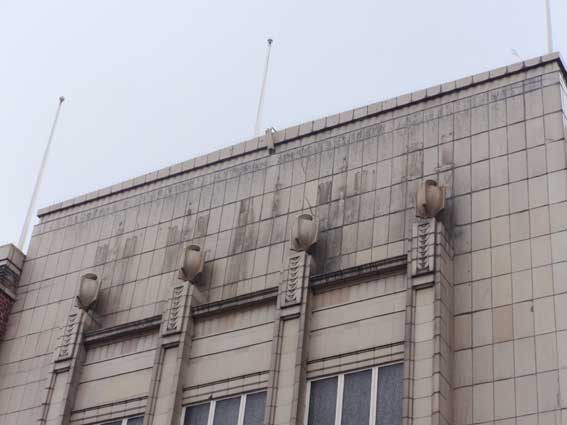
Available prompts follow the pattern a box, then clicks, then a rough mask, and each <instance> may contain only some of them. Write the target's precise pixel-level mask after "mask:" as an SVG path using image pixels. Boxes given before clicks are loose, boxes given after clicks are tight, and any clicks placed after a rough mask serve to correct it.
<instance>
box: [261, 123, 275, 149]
mask: <svg viewBox="0 0 567 425" xmlns="http://www.w3.org/2000/svg"><path fill="white" fill-rule="evenodd" d="M275 131H276V129H275V128H274V127H270V128H267V129H266V136H265V137H264V139H265V141H266V147H267V148H268V152H269V153H270V154H272V153H274V152H275V151H276V145H275V144H274V133H275Z"/></svg>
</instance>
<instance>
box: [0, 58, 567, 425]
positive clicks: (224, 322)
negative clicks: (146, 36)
mask: <svg viewBox="0 0 567 425" xmlns="http://www.w3.org/2000/svg"><path fill="white" fill-rule="evenodd" d="M565 75H566V74H565V70H564V67H563V64H562V62H561V59H560V58H559V55H557V54H552V55H548V56H544V57H540V58H536V59H533V60H530V61H526V62H521V63H518V64H514V65H510V66H508V67H504V68H501V69H497V70H494V71H490V72H486V73H483V74H479V75H474V76H472V77H468V78H464V79H461V80H458V81H455V82H452V83H448V84H444V85H441V86H436V87H432V88H430V89H427V90H423V91H420V92H416V93H412V94H410V95H405V96H400V97H398V98H395V99H391V100H387V101H384V102H379V103H376V104H372V105H369V106H366V107H362V108H358V109H355V110H351V111H348V112H345V113H341V114H337V115H333V116H329V117H326V118H323V119H319V120H316V121H312V122H308V123H305V124H302V125H299V126H296V127H292V128H288V129H285V130H282V131H278V132H276V133H274V134H273V139H274V142H275V152H271V151H270V150H269V149H267V147H266V141H265V140H264V139H265V137H260V138H256V139H252V140H250V141H247V142H243V143H240V144H237V145H234V146H232V147H229V148H226V149H223V150H221V151H218V152H214V153H211V154H209V155H206V156H204V157H200V158H197V159H194V160H190V161H186V162H184V163H181V164H177V165H174V166H172V167H169V168H166V169H164V170H160V171H157V172H155V173H150V174H148V175H145V176H141V177H139V178H136V179H133V180H130V181H128V182H124V183H121V184H119V185H116V186H112V187H110V188H106V189H102V190H100V191H97V192H93V193H90V194H87V195H84V196H82V197H79V198H76V199H72V200H69V201H66V202H63V203H61V204H57V205H54V206H52V207H48V208H46V209H44V210H41V211H40V213H39V216H40V223H39V224H38V225H37V226H36V227H35V229H34V232H33V237H32V241H31V244H30V247H29V250H28V253H27V256H26V259H25V262H24V266H23V270H22V275H21V279H20V282H19V284H18V285H17V287H16V288H15V290H14V292H15V297H16V299H15V303H14V305H13V306H12V311H11V313H10V317H9V320H8V323H7V329H6V332H5V335H4V336H3V337H2V340H1V341H0V425H27V424H35V423H41V424H50V425H51V424H76V425H87V424H102V423H106V422H111V423H113V424H114V423H117V424H122V423H124V424H126V423H127V422H126V421H124V422H121V420H122V419H123V418H128V417H130V418H137V417H141V416H143V419H142V418H140V419H139V422H134V421H133V420H132V421H131V422H130V423H131V424H134V423H142V421H143V423H144V424H148V425H149V424H160V425H161V424H168V425H169V424H176V425H177V424H181V423H183V421H184V420H185V421H186V423H190V422H187V421H191V420H194V421H195V422H193V423H199V424H200V423H202V422H198V420H199V419H191V418H188V413H187V412H188V411H187V410H186V406H201V405H203V406H205V405H206V406H207V409H209V407H208V406H209V405H210V406H213V404H214V405H215V406H217V407H216V408H217V409H219V412H220V411H221V410H220V409H221V404H222V403H221V402H222V400H223V399H225V398H226V397H229V399H230V396H240V395H241V394H247V396H246V397H243V398H242V400H250V401H249V402H248V401H242V402H240V403H241V404H240V405H239V406H240V407H237V410H238V409H240V411H239V413H238V418H239V419H238V421H239V422H238V424H246V423H253V422H247V421H248V420H249V419H246V418H247V416H246V415H247V413H246V412H247V410H246V411H245V407H244V406H245V403H246V406H248V404H250V405H252V399H253V397H252V395H253V394H260V393H261V394H263V395H262V397H264V399H263V400H264V401H263V404H261V409H262V412H263V413H262V418H263V419H261V420H260V422H261V423H266V424H270V425H272V424H274V425H275V424H278V425H279V424H306V423H307V422H308V420H309V421H312V422H311V423H318V422H316V421H314V420H312V419H308V418H311V416H309V415H310V414H314V413H313V412H314V411H315V410H316V409H317V408H318V407H317V406H316V405H315V404H316V403H314V402H313V403H310V400H313V399H314V396H313V394H315V390H316V385H315V383H316V382H322V381H319V379H320V378H324V377H327V378H332V379H335V378H336V382H338V387H337V386H335V387H332V388H335V391H338V392H339V393H340V394H343V392H344V394H345V398H344V399H340V397H337V402H336V405H335V404H334V401H333V403H331V404H333V405H334V406H335V407H334V409H336V410H337V411H339V410H340V409H343V414H344V412H346V411H347V410H348V409H347V405H348V403H350V402H351V401H350V400H348V399H347V391H348V385H350V384H349V382H350V381H349V378H348V377H349V376H350V375H348V373H349V372H355V371H371V372H368V374H367V377H368V379H371V380H372V387H371V390H370V391H371V395H372V396H371V397H370V399H369V403H370V413H369V415H370V416H369V419H368V422H367V423H374V417H375V416H376V417H378V418H379V417H381V415H384V414H385V413H384V412H385V411H386V410H388V408H387V407H384V405H381V403H383V402H381V400H382V399H381V398H380V397H381V395H380V389H381V387H380V385H382V384H381V383H380V382H382V380H384V382H385V383H386V384H384V385H385V387H395V386H396V385H397V384H396V382H395V376H394V375H392V376H394V378H393V379H394V381H391V382H390V383H389V384H388V381H387V380H386V378H385V377H387V376H388V375H387V374H386V373H385V369H384V367H386V366H388V365H396V364H401V365H403V376H402V375H399V380H400V381H401V383H400V385H401V386H400V388H401V393H400V394H401V399H402V403H401V406H402V407H401V410H400V417H402V419H401V420H400V422H399V423H403V424H404V425H428V424H454V425H464V424H495V425H512V424H514V425H528V424H539V425H560V424H566V423H567V167H566V160H567V156H566V149H565V132H566V131H567V124H566V123H567V119H566V116H565V105H567V94H566V89H565ZM426 179H432V180H435V181H437V182H438V183H439V185H441V186H443V187H444V188H445V194H446V205H445V209H444V211H442V212H441V214H440V215H438V216H437V218H427V219H422V218H417V217H416V209H415V194H416V191H417V189H418V187H419V185H420V184H421V183H422V182H423V181H424V180H426ZM305 213H307V214H312V215H313V216H315V218H316V219H317V220H318V226H319V235H318V244H317V245H316V247H315V249H314V250H313V251H312V252H310V253H306V252H298V251H295V250H294V249H292V245H291V244H290V232H291V228H292V227H293V225H294V223H295V220H296V217H297V216H298V215H300V214H305ZM190 244H194V245H199V246H200V247H201V248H202V249H203V251H204V253H205V269H204V273H203V275H202V276H201V278H200V281H199V282H198V283H196V284H190V283H188V282H184V281H182V280H180V279H179V275H178V270H179V268H180V267H181V265H182V259H183V253H184V249H185V247H186V246H188V245H190ZM85 273H95V274H96V275H97V276H98V277H99V279H100V281H101V293H100V299H99V302H98V305H97V310H96V313H95V314H94V315H92V314H91V316H93V317H92V318H91V317H89V315H87V314H85V313H83V312H82V311H81V310H79V309H78V308H77V307H76V305H75V301H74V299H75V295H76V294H77V289H78V284H79V281H80V277H81V276H82V275H83V274H85ZM392 370H393V369H392ZM400 370H402V369H400ZM345 373H346V374H347V375H344V374H345ZM360 376H362V375H360ZM332 379H330V380H329V381H328V382H330V383H331V384H332ZM333 385H334V384H333ZM332 388H331V389H332ZM345 388H347V389H345ZM377 388H378V389H377ZM317 391H318V390H317ZM377 392H378V394H377ZM333 394H334V393H333ZM359 398H364V397H363V396H360V397H359ZM327 401H328V400H327ZM206 403H209V404H208V405H207V404H206ZM377 405H378V406H377ZM211 409H212V407H211ZM246 409H247V408H246ZM381 409H382V410H381ZM376 411H377V412H378V413H376ZM194 413H195V418H198V414H197V413H198V412H197V410H195V411H194ZM323 413H325V412H323ZM323 413H322V414H323ZM351 413H352V412H351ZM211 415H212V413H211V414H210V415H209V416H207V417H205V422H203V423H209V424H213V419H212V416H211ZM337 416H338V417H339V418H338V421H337V422H336V423H341V420H340V416H339V415H337ZM184 418H185V419H184ZM114 420H118V421H119V422H112V421H114ZM214 420H215V421H216V420H217V419H216V417H215V419H214ZM214 423H215V424H216V423H217V422H214ZM218 423H225V422H218ZM226 423H229V422H226ZM331 423H335V421H332V422H331ZM342 423H343V424H344V423H347V424H348V421H347V422H345V421H344V420H343V422H342ZM378 423H380V419H378ZM395 423H398V422H395ZM235 424H236V422H235ZM350 425H352V424H350ZM355 425H356V424H355Z"/></svg>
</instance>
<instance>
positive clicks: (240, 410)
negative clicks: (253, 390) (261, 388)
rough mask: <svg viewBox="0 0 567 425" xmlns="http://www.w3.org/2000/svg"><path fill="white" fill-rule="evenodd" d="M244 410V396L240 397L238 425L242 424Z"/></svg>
mask: <svg viewBox="0 0 567 425" xmlns="http://www.w3.org/2000/svg"><path fill="white" fill-rule="evenodd" d="M245 408H246V394H244V395H243V396H242V397H240V408H239V409H238V425H242V424H244V411H245Z"/></svg>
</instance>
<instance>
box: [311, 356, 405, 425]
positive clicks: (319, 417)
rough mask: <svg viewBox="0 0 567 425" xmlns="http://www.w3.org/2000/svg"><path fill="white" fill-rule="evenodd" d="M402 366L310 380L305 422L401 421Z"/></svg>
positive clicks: (372, 424)
mask: <svg viewBox="0 0 567 425" xmlns="http://www.w3.org/2000/svg"><path fill="white" fill-rule="evenodd" d="M402 381H403V366H402V364H394V365H389V366H382V367H380V368H378V367H375V368H372V369H366V370H362V371H357V372H353V373H347V374H343V375H338V376H333V377H331V378H323V379H317V380H313V381H310V382H309V385H308V388H307V396H308V400H309V404H308V406H307V412H306V415H307V421H306V422H307V425H333V424H334V425H401V423H402Z"/></svg>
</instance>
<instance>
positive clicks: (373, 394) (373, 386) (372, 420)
mask: <svg viewBox="0 0 567 425" xmlns="http://www.w3.org/2000/svg"><path fill="white" fill-rule="evenodd" d="M398 364H400V365H402V367H403V364H404V362H403V361H399V362H393V363H386V364H381V365H379V366H373V367H365V368H361V369H354V370H349V371H347V372H342V373H338V374H333V375H325V376H320V377H317V378H313V379H310V380H308V381H307V388H306V389H305V414H304V418H303V423H304V424H305V425H307V424H308V421H309V400H310V398H311V383H312V382H316V381H321V380H323V379H329V378H334V377H336V378H337V400H336V401H335V422H334V425H341V420H342V413H343V398H344V397H343V395H344V384H345V375H350V374H352V373H357V372H364V371H366V370H371V371H372V378H371V380H370V415H369V417H368V424H369V425H376V419H377V411H376V407H377V406H376V403H377V401H378V374H379V370H380V369H381V368H383V367H387V366H394V365H398ZM209 425H212V424H209ZM239 425H241V424H239Z"/></svg>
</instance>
